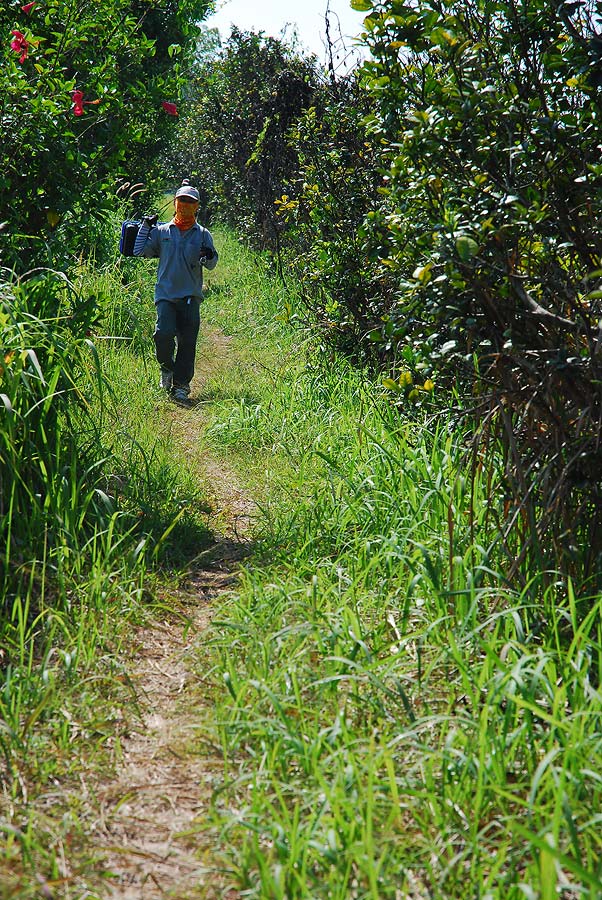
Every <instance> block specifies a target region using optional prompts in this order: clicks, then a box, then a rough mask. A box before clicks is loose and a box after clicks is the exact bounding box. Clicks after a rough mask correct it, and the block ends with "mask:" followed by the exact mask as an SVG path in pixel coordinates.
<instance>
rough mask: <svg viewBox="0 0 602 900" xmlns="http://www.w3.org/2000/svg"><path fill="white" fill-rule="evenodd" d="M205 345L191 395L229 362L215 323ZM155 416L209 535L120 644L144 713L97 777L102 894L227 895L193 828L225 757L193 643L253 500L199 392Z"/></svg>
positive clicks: (242, 537) (226, 586)
mask: <svg viewBox="0 0 602 900" xmlns="http://www.w3.org/2000/svg"><path fill="white" fill-rule="evenodd" d="M202 346H203V352H201V353H199V360H198V365H197V373H196V376H195V383H193V396H194V395H195V394H196V395H197V396H200V397H202V396H203V385H204V383H206V380H207V378H208V377H209V375H210V374H211V375H213V374H214V373H215V371H216V369H218V368H219V367H220V366H226V365H228V364H231V361H230V362H229V356H230V354H231V353H232V352H233V350H232V346H231V342H230V341H229V339H228V338H227V337H226V336H224V335H223V334H221V333H220V332H218V331H216V330H214V329H210V330H206V331H205V333H204V336H203V345H202ZM162 416H163V426H162V427H168V428H169V429H170V433H171V435H172V436H173V440H174V442H175V446H177V448H178V451H179V452H182V453H185V454H186V457H187V459H188V460H189V463H190V466H191V468H192V470H193V471H194V472H195V473H198V477H199V478H200V479H202V482H203V484H204V485H206V486H207V488H209V494H210V496H209V500H210V502H211V503H212V504H213V506H214V508H215V515H214V516H213V520H212V522H211V523H210V524H211V525H212V526H213V527H214V528H215V530H216V542H215V544H214V545H213V546H212V547H210V548H209V549H208V550H205V551H203V552H201V553H200V554H199V556H198V557H197V558H196V560H195V562H194V564H193V565H192V566H191V568H190V571H189V572H188V573H187V574H186V575H185V577H183V579H182V582H181V584H180V585H179V586H178V588H177V590H176V596H174V597H173V598H172V599H173V601H174V603H173V605H174V608H177V609H178V610H179V611H180V615H179V616H168V617H166V618H165V619H163V620H154V621H152V622H150V623H149V624H148V625H147V626H145V627H143V628H139V629H137V631H136V633H135V635H134V636H133V639H132V642H131V644H130V646H129V653H130V655H131V663H128V665H127V672H128V677H129V679H130V681H131V683H132V685H133V689H134V692H135V695H136V699H137V705H138V707H139V709H140V710H141V715H140V716H138V717H136V718H135V717H134V715H132V718H131V722H130V726H129V730H128V733H127V735H126V736H125V737H123V738H122V739H121V753H120V755H119V759H118V763H117V766H116V770H115V772H114V775H113V776H112V777H110V778H108V779H107V780H106V782H105V783H103V784H101V785H98V786H97V789H96V795H97V798H98V810H99V812H98V821H97V823H96V827H95V835H96V839H95V849H96V850H97V851H98V852H99V853H101V854H102V855H103V856H104V857H105V865H106V870H107V871H106V878H107V880H106V896H107V897H110V898H111V900H116V898H119V900H142V898H144V900H155V898H177V900H193V898H217V897H219V898H221V900H226V898H228V900H230V898H232V900H233V898H235V897H237V896H238V893H237V891H236V890H234V889H233V888H232V887H229V886H228V873H227V872H225V871H223V870H222V869H220V867H219V864H217V863H216V860H215V858H214V855H213V853H212V848H211V847H210V846H204V845H203V838H202V836H201V833H202V823H203V821H204V820H205V819H206V818H207V816H208V814H209V805H210V798H211V792H212V788H213V784H214V783H215V782H217V781H218V780H219V778H220V775H221V771H222V762H221V755H220V752H219V748H217V747H214V746H213V745H212V744H211V741H210V739H209V738H208V737H207V735H208V734H210V731H211V729H210V728H209V726H208V721H209V717H210V715H211V708H210V704H211V700H210V696H209V689H208V687H207V686H206V685H204V684H203V679H202V677H199V675H198V674H197V673H198V654H197V653H196V652H195V648H197V646H198V643H199V642H200V641H202V640H203V636H204V633H205V632H206V629H207V627H208V625H209V623H210V620H211V616H212V610H213V605H214V603H215V600H216V598H217V597H218V596H219V595H220V594H221V593H223V592H224V591H228V590H231V589H232V587H233V586H234V584H235V582H236V578H237V574H236V573H237V566H238V564H239V561H240V560H241V559H242V558H243V557H244V556H245V555H246V553H247V552H248V549H249V546H250V540H251V537H250V536H251V532H252V522H253V517H254V513H255V507H254V503H253V501H252V500H251V499H250V498H249V497H247V496H246V494H245V492H244V490H242V489H241V487H240V486H239V484H238V482H237V479H236V475H235V473H234V471H233V470H232V469H231V468H230V467H229V466H228V465H227V464H225V463H224V462H223V461H220V460H217V459H215V458H212V457H210V456H209V455H208V453H207V451H206V449H205V447H204V443H203V441H202V432H203V428H204V426H205V416H204V412H203V403H199V404H198V405H197V406H195V407H193V408H191V409H185V410H183V409H179V408H177V407H173V406H172V405H171V404H168V403H166V404H165V409H164V410H163V411H162ZM206 726H207V727H206Z"/></svg>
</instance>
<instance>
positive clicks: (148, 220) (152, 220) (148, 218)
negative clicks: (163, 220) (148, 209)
mask: <svg viewBox="0 0 602 900" xmlns="http://www.w3.org/2000/svg"><path fill="white" fill-rule="evenodd" d="M158 219H159V216H158V215H157V213H147V215H145V216H142V224H143V225H148V227H149V228H152V227H153V225H156V224H157V221H158Z"/></svg>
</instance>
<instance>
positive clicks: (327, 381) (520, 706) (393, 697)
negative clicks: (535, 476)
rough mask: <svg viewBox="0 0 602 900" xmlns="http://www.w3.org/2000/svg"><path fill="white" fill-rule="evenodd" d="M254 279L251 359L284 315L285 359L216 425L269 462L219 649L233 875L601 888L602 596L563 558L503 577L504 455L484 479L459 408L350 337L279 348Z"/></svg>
mask: <svg viewBox="0 0 602 900" xmlns="http://www.w3.org/2000/svg"><path fill="white" fill-rule="evenodd" d="M258 275H259V273H258ZM262 277H263V278H265V274H264V275H263V276H262ZM251 280H252V278H251V274H249V281H251ZM248 290H249V293H250V294H251V295H252V296H255V298H256V303H257V306H258V307H259V308H255V309H253V310H251V311H244V310H243V312H242V313H241V312H240V307H238V309H239V315H238V317H237V319H236V322H237V324H236V335H237V341H238V346H239V348H243V349H242V350H241V352H243V354H245V353H246V355H245V358H246V359H247V360H249V359H252V358H253V357H254V354H255V352H256V351H255V348H256V337H255V335H256V331H255V322H257V321H263V322H267V321H268V320H269V318H270V316H271V317H272V320H273V321H274V328H275V331H274V338H271V337H270V328H269V325H266V326H265V328H264V330H263V332H262V341H263V342H264V343H265V344H267V348H266V353H267V357H268V358H270V359H272V364H270V366H269V367H268V368H269V372H268V373H267V374H266V370H265V367H264V368H261V367H260V368H256V369H255V374H254V376H253V374H252V369H251V368H249V370H248V371H249V373H250V375H249V382H248V384H247V385H246V391H245V395H244V396H243V397H240V396H239V397H232V398H230V399H229V400H228V401H227V402H224V403H223V404H222V405H221V408H220V409H219V410H216V411H215V421H214V425H213V428H212V440H213V441H214V442H215V444H216V446H218V447H228V448H231V449H232V450H233V451H234V452H236V453H238V454H239V455H240V456H241V457H244V455H245V454H246V455H247V456H248V457H250V458H252V459H253V461H254V466H255V470H256V469H261V470H262V471H263V473H264V477H265V482H264V494H263V500H262V509H261V521H260V526H259V534H258V537H259V543H258V549H257V554H256V556H255V558H254V559H253V561H252V562H251V563H250V564H248V565H247V566H246V569H245V572H244V574H243V579H242V584H241V587H240V590H239V591H237V592H236V595H234V596H233V597H232V598H231V599H230V600H229V601H228V602H227V603H225V604H224V605H223V607H222V608H221V609H220V610H219V612H218V615H217V616H216V618H215V619H214V621H213V632H214V637H213V643H212V650H211V654H212V655H211V658H210V661H209V663H212V664H213V665H214V667H215V671H216V673H217V675H218V676H219V677H218V678H217V680H216V690H215V697H216V731H217V733H218V734H219V737H220V740H221V743H222V747H223V752H224V759H225V765H226V775H225V778H224V781H223V783H222V785H221V787H220V788H219V790H217V791H216V793H215V798H214V812H215V817H214V821H213V825H212V827H213V828H214V832H215V835H216V839H217V840H218V841H219V845H220V847H221V852H222V854H223V856H224V858H225V859H226V861H227V864H228V865H229V867H230V870H231V873H232V880H233V884H234V885H235V886H236V887H237V888H238V889H239V890H240V891H241V893H242V894H243V895H244V896H245V897H257V898H282V900H285V898H286V900H291V898H319V897H324V898H327V897H328V898H340V900H343V898H345V900H347V898H374V900H376V898H380V900H382V898H396V900H397V898H400V897H408V898H410V897H411V898H416V900H418V898H437V900H439V898H441V900H444V898H445V900H450V898H458V900H459V898H462V900H466V898H500V900H502V898H503V900H514V898H516V900H518V898H541V900H549V898H552V897H565V898H569V897H570V898H572V897H587V898H591V900H593V898H599V897H601V896H602V863H601V860H602V852H601V851H602V847H601V843H602V839H601V838H600V834H602V829H601V827H600V825H601V823H602V804H601V800H602V779H601V777H600V771H602V736H601V734H602V733H601V729H600V726H601V718H600V717H601V713H602V696H601V693H600V676H601V673H602V642H601V637H602V635H601V628H602V626H601V624H600V622H601V618H600V612H601V608H600V607H601V602H602V601H601V599H600V597H599V596H594V597H589V598H585V599H583V598H579V591H574V590H573V588H572V586H571V585H570V584H569V585H568V586H567V585H566V583H565V582H564V581H562V580H561V579H555V578H554V576H553V573H541V572H533V573H531V577H530V579H529V580H528V583H527V584H526V586H516V585H513V584H511V583H509V582H508V580H507V578H506V577H505V575H504V572H505V571H506V570H507V569H508V565H507V559H506V556H505V551H504V552H502V548H501V546H499V544H498V534H497V531H496V528H495V527H494V522H495V521H496V517H499V516H502V515H503V506H502V501H503V496H504V491H503V467H502V466H501V465H500V470H499V474H498V476H497V480H496V478H494V479H493V481H491V480H490V481H488V482H487V483H483V481H482V480H481V479H480V477H479V467H478V465H477V466H476V467H475V466H474V458H473V457H471V455H470V453H469V452H468V448H469V446H470V436H469V435H466V434H465V433H464V432H463V429H462V427H461V425H460V424H459V423H458V422H457V421H455V420H454V419H453V417H452V416H451V414H449V413H447V412H446V411H445V410H444V409H441V410H440V411H439V412H438V413H437V412H436V409H434V408H431V410H430V411H427V412H423V413H418V414H415V415H413V416H412V418H411V419H407V418H404V417H403V415H400V413H399V412H398V411H397V410H392V409H391V407H390V406H389V404H388V403H387V400H386V398H384V397H383V396H382V395H381V392H380V389H379V387H378V385H377V384H375V383H374V379H369V378H365V377H362V375H361V373H357V372H352V371H351V370H350V368H349V367H348V366H347V365H346V364H345V363H344V362H342V361H340V360H333V359H329V360H328V361H327V362H324V361H322V362H321V361H320V359H319V354H318V352H317V351H314V353H313V354H310V355H309V356H308V355H307V354H304V353H302V352H298V353H297V354H296V355H293V356H291V357H288V358H287V364H286V365H278V363H279V361H282V360H283V359H284V358H285V355H283V352H282V347H283V345H282V332H281V328H282V324H281V322H280V321H278V320H276V315H278V312H277V311H276V310H274V308H273V305H270V304H268V305H267V306H264V307H263V308H262V307H261V291H255V292H253V289H252V287H251V286H250V284H248ZM233 299H234V298H233ZM217 312H218V313H219V310H218V311H217ZM230 315H232V317H234V315H235V312H234V309H233V310H232V313H228V312H225V313H224V312H222V314H221V318H222V319H223V320H224V321H225V322H228V321H230V318H229V317H230ZM245 329H246V336H245ZM245 342H246V347H247V350H246V351H244V347H245ZM288 346H290V345H288ZM274 362H275V365H274ZM275 372H277V377H276V378H274V377H272V376H273V375H274V373H275ZM473 476H474V477H473ZM494 512H495V513H496V515H495V516H494V515H493V513H494ZM544 576H545V577H544ZM578 598H579V599H578ZM202 664H203V666H204V667H205V668H206V666H207V665H208V661H207V660H206V659H204V658H203V662H202Z"/></svg>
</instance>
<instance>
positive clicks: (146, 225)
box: [134, 215, 159, 258]
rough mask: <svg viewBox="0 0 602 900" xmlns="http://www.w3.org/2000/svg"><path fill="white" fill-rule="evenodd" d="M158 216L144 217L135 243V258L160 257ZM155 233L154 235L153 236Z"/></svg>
mask: <svg viewBox="0 0 602 900" xmlns="http://www.w3.org/2000/svg"><path fill="white" fill-rule="evenodd" d="M158 218H159V217H158V216H157V215H152V216H144V217H143V219H142V224H141V226H140V228H139V229H138V234H137V236H136V241H135V243H134V256H146V257H149V258H150V257H153V256H158V255H159V254H158V252H157V248H156V246H155V245H156V240H155V238H156V234H157V228H156V225H157V219H158ZM153 232H154V234H153Z"/></svg>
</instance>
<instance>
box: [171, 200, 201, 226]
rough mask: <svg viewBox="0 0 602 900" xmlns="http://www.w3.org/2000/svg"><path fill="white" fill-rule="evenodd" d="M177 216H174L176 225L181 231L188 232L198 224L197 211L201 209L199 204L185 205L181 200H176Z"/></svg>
mask: <svg viewBox="0 0 602 900" xmlns="http://www.w3.org/2000/svg"><path fill="white" fill-rule="evenodd" d="M174 202H175V204H176V214H175V216H174V220H173V221H174V225H177V226H178V228H179V229H180V231H186V230H187V229H188V228H192V226H193V225H194V223H195V222H196V218H195V216H196V211H197V209H198V208H199V204H198V203H185V202H183V201H182V200H181V199H180V198H178V199H176V200H175V201H174Z"/></svg>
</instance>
